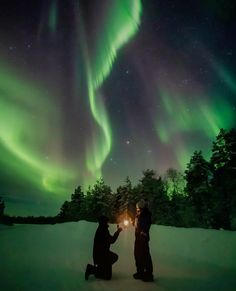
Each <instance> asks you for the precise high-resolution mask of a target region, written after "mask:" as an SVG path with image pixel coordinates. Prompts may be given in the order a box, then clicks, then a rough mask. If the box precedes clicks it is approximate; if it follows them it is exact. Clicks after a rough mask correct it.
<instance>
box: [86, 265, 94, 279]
mask: <svg viewBox="0 0 236 291" xmlns="http://www.w3.org/2000/svg"><path fill="white" fill-rule="evenodd" d="M92 274H95V267H94V266H93V265H90V264H88V265H87V267H86V271H85V275H84V277H85V280H88V278H89V275H92Z"/></svg>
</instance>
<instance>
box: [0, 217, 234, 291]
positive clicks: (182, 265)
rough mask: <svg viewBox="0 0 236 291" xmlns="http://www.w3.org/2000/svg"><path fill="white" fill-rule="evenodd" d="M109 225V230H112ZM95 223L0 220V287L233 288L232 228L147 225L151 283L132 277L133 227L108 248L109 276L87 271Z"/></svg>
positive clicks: (12, 288)
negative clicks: (113, 258) (112, 259)
mask: <svg viewBox="0 0 236 291" xmlns="http://www.w3.org/2000/svg"><path fill="white" fill-rule="evenodd" d="M115 227H116V226H114V225H111V226H110V232H111V233H112V232H113V231H114V230H115ZM96 228H97V224H96V223H88V222H85V221H80V222H78V223H64V224H57V225H16V226H14V227H7V226H0V290H1V291H6V290H11V291H12V290H22V291H27V290H29V291H34V290H43V291H47V290H50V291H51V290H57V291H60V290H69V291H73V290H77V291H81V290H86V291H89V290H103V291H106V290H107V291H112V290H119V291H125V290H129V291H132V290H135V291H140V290H143V291H150V290H157V291H158V290H160V291H162V290H181V291H183V290H189V291H191V290H212V291H214V290H236V232H229V231H223V230H222V231H216V230H204V229H185V228H174V227H165V226H157V225H153V226H152V227H151V241H150V248H151V254H152V259H153V264H154V276H155V282H154V283H145V282H142V281H136V280H134V279H133V278H132V274H133V273H134V272H135V265H134V258H133V243H134V229H133V227H132V226H130V227H128V228H127V229H125V230H123V231H122V232H121V234H120V236H119V238H118V240H117V242H116V243H115V244H114V245H113V246H112V247H111V250H113V251H114V252H116V253H117V254H118V255H119V260H118V262H117V263H116V264H115V265H114V266H113V278H112V280H111V281H103V280H98V279H95V278H94V277H92V276H91V277H90V278H89V280H88V281H85V280H84V270H85V267H86V264H87V263H89V262H90V263H92V246H93V237H94V233H95V230H96Z"/></svg>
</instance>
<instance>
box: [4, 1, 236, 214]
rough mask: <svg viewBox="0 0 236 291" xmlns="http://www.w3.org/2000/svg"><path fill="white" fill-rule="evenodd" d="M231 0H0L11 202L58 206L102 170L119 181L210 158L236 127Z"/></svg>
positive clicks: (32, 206) (7, 181)
mask: <svg viewBox="0 0 236 291" xmlns="http://www.w3.org/2000/svg"><path fill="white" fill-rule="evenodd" d="M179 2H181V3H179ZM216 2H217V3H216ZM234 8H235V4H234V2H233V1H227V3H226V2H225V1H211V0H206V1H193V0H192V1H187V2H186V3H185V1H151V0H150V1H141V0H117V1H116V0H83V1H80V0H71V1H63V0H34V1H30V0H28V1H27V0H21V1H17V0H11V1H7V0H2V1H0V184H1V189H0V196H3V197H4V199H5V201H6V204H7V208H9V210H10V211H12V212H14V211H15V212H14V213H17V211H18V212H24V211H25V212H26V213H27V211H28V212H30V211H31V209H33V210H32V211H31V212H33V211H36V210H38V211H39V212H40V211H41V212H42V211H46V210H45V208H47V211H48V212H50V210H52V211H55V209H56V207H57V208H58V205H59V204H60V203H61V202H63V201H64V200H66V199H69V196H70V194H71V193H72V191H73V189H74V188H75V187H76V186H78V185H82V186H83V187H84V189H86V187H87V186H88V185H92V184H93V183H94V182H95V180H96V179H97V178H99V177H101V176H103V177H104V179H105V182H106V183H107V184H109V185H111V187H112V188H114V189H115V187H116V186H118V185H120V184H122V183H123V181H124V179H125V177H126V176H130V178H131V180H132V181H133V182H134V183H136V182H137V181H138V179H139V178H140V177H141V173H142V170H144V169H147V168H149V169H154V170H156V171H157V173H159V174H162V173H164V172H165V171H166V170H167V169H168V168H170V167H173V168H176V169H179V170H181V171H183V170H184V169H185V166H186V163H187V162H188V161H189V159H190V156H191V154H192V153H193V151H194V150H202V151H203V154H204V155H205V157H206V158H207V157H208V156H209V154H210V148H211V144H212V141H213V140H214V138H215V136H216V134H217V133H218V131H219V129H220V128H221V127H223V128H226V129H228V128H231V127H235V125H236V117H235V110H236V99H235V94H236V72H235V40H234V31H236V27H235V26H236V25H235V20H234V12H233V11H234ZM45 204H46V205H47V206H45ZM11 205H12V206H11ZM27 205H29V206H27ZM19 208H20V210H19ZM29 209H30V210H29ZM34 213H35V212H34Z"/></svg>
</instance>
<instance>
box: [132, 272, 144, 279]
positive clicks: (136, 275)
mask: <svg viewBox="0 0 236 291" xmlns="http://www.w3.org/2000/svg"><path fill="white" fill-rule="evenodd" d="M133 277H134V279H136V280H142V279H143V273H139V272H137V273H135V274H133Z"/></svg>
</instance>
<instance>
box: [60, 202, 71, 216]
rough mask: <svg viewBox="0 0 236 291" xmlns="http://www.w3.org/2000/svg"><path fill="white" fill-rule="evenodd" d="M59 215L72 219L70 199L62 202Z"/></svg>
mask: <svg viewBox="0 0 236 291" xmlns="http://www.w3.org/2000/svg"><path fill="white" fill-rule="evenodd" d="M58 216H59V217H60V218H61V219H62V220H69V219H70V202H69V201H65V202H64V203H63V204H62V206H61V209H60V212H59V214H58Z"/></svg>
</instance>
